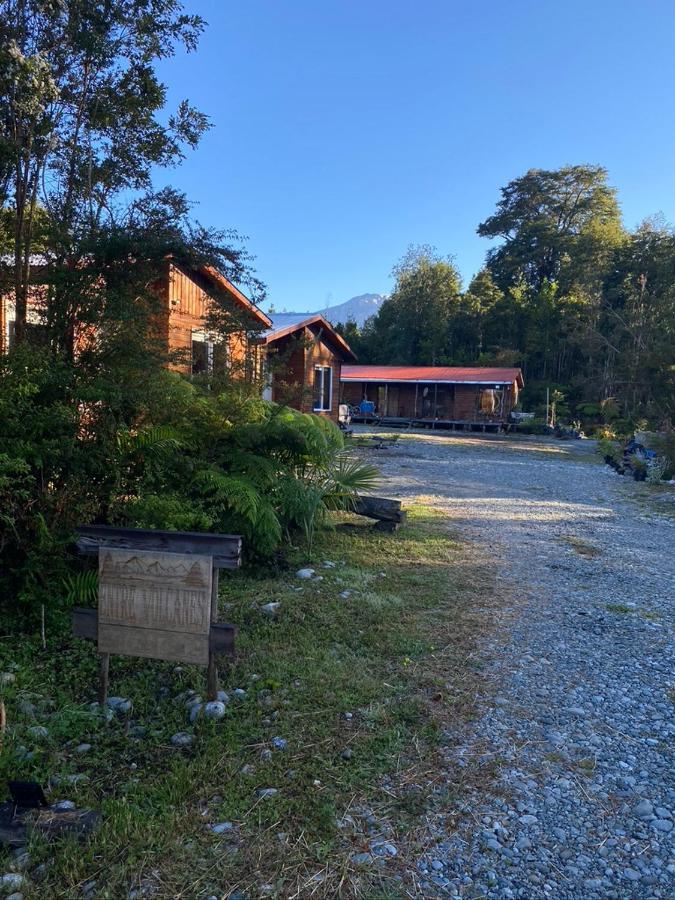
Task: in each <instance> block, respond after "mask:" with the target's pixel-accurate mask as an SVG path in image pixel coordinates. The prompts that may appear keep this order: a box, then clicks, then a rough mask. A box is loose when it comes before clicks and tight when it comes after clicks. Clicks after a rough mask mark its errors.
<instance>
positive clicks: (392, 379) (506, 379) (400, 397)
mask: <svg viewBox="0 0 675 900" xmlns="http://www.w3.org/2000/svg"><path fill="white" fill-rule="evenodd" d="M522 388H523V375H522V372H521V371H520V369H502V368H455V367H450V366H343V367H342V375H341V401H342V402H343V403H348V404H349V405H350V406H351V407H352V408H353V409H354V410H355V416H354V418H355V419H356V420H357V421H358V419H359V418H361V419H363V420H365V421H368V420H373V419H375V420H382V421H385V422H387V423H388V424H391V425H396V424H413V425H422V426H430V427H433V428H436V427H439V428H457V429H462V430H463V429H468V430H479V431H488V430H490V431H501V430H503V429H504V428H506V427H507V426H508V422H509V414H510V413H511V410H512V409H513V408H514V407H515V406H516V404H517V403H518V395H519V392H520V390H522ZM356 410H358V412H356Z"/></svg>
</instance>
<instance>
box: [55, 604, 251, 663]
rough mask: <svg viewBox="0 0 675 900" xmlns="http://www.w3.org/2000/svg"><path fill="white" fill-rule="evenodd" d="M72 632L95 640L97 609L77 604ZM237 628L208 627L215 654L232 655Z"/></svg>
mask: <svg viewBox="0 0 675 900" xmlns="http://www.w3.org/2000/svg"><path fill="white" fill-rule="evenodd" d="M72 622H73V634H74V635H75V637H79V638H82V639H83V640H90V641H95V640H96V638H97V637H98V610H96V609H85V608H84V607H81V606H78V607H76V608H75V609H74V610H73V612H72ZM236 634H237V629H236V628H235V626H234V625H228V624H226V623H225V622H220V623H218V624H217V625H212V626H211V628H210V629H209V649H210V650H211V652H212V653H215V654H216V655H217V656H224V655H232V654H233V653H234V641H235V637H236Z"/></svg>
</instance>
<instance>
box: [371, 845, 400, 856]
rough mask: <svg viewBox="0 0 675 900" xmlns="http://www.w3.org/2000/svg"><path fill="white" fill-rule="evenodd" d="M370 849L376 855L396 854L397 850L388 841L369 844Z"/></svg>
mask: <svg viewBox="0 0 675 900" xmlns="http://www.w3.org/2000/svg"><path fill="white" fill-rule="evenodd" d="M370 849H371V850H372V851H373V853H374V854H375V855H376V856H396V854H397V853H398V850H397V849H396V847H395V846H394V845H393V844H390V843H389V842H388V841H385V842H383V843H377V844H371V845H370Z"/></svg>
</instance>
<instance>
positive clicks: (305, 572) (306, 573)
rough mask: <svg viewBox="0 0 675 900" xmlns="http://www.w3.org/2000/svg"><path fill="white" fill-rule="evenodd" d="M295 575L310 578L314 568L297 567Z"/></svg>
mask: <svg viewBox="0 0 675 900" xmlns="http://www.w3.org/2000/svg"><path fill="white" fill-rule="evenodd" d="M295 575H296V578H312V577H313V576H314V569H298V571H297V572H296V573H295Z"/></svg>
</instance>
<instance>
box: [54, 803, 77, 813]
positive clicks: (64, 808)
mask: <svg viewBox="0 0 675 900" xmlns="http://www.w3.org/2000/svg"><path fill="white" fill-rule="evenodd" d="M52 809H55V810H57V812H66V811H67V810H69V809H76V804H75V803H73V801H72V800H58V801H57V802H56V803H53V804H52Z"/></svg>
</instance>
